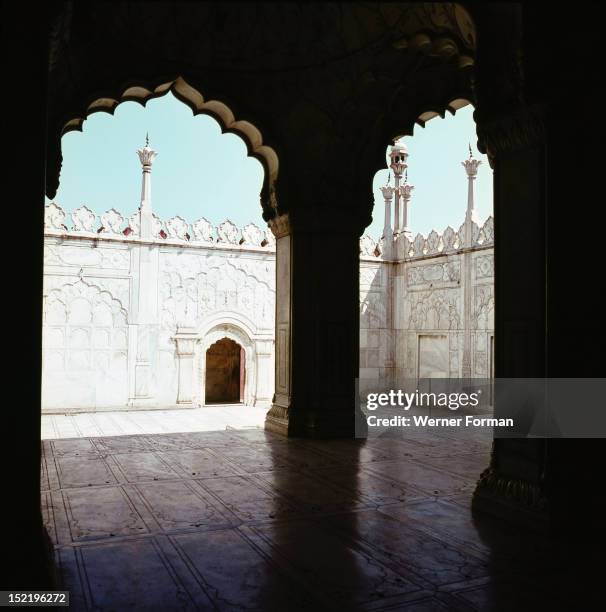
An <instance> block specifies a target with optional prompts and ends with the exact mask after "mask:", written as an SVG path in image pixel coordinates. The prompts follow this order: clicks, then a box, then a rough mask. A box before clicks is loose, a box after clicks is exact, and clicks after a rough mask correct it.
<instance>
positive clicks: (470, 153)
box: [469, 142, 473, 159]
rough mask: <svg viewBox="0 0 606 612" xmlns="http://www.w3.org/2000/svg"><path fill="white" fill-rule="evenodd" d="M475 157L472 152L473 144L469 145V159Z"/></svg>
mask: <svg viewBox="0 0 606 612" xmlns="http://www.w3.org/2000/svg"><path fill="white" fill-rule="evenodd" d="M472 157H473V153H472V152H471V142H470V143H469V159H471V158H472Z"/></svg>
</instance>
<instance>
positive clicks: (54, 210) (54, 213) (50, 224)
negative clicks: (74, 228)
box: [44, 202, 67, 230]
mask: <svg viewBox="0 0 606 612" xmlns="http://www.w3.org/2000/svg"><path fill="white" fill-rule="evenodd" d="M44 227H47V228H48V229H56V230H67V227H66V226H65V211H64V210H63V209H62V208H61V207H60V206H57V204H55V203H54V202H51V203H50V204H48V205H47V206H46V207H45V208H44Z"/></svg>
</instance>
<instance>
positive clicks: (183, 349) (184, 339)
mask: <svg viewBox="0 0 606 612" xmlns="http://www.w3.org/2000/svg"><path fill="white" fill-rule="evenodd" d="M196 342H197V337H196V330H195V329H194V328H192V327H177V334H176V335H175V344H176V346H177V360H178V369H179V387H178V391H177V404H185V405H189V406H192V405H193V396H194V387H193V383H194V380H195V377H194V350H195V347H196Z"/></svg>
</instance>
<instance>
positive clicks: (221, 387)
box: [205, 338, 246, 404]
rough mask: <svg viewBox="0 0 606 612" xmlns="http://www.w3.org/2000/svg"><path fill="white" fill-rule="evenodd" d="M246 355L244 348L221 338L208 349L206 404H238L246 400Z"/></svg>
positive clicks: (232, 341) (228, 339)
mask: <svg viewBox="0 0 606 612" xmlns="http://www.w3.org/2000/svg"><path fill="white" fill-rule="evenodd" d="M245 380H246V357H245V352H244V348H243V347H242V346H240V345H239V344H238V343H237V342H235V341H234V340H231V339H230V338H221V339H220V340H218V341H217V342H215V343H214V344H212V345H211V346H210V347H209V348H208V350H207V351H206V385H205V394H206V395H205V403H206V404H237V403H241V402H243V400H244V383H245Z"/></svg>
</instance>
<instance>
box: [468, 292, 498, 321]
mask: <svg viewBox="0 0 606 612" xmlns="http://www.w3.org/2000/svg"><path fill="white" fill-rule="evenodd" d="M471 328H472V329H493V328H494V287H493V285H492V284H490V285H489V284H486V285H476V286H475V288H474V314H473V317H472V321H471Z"/></svg>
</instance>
